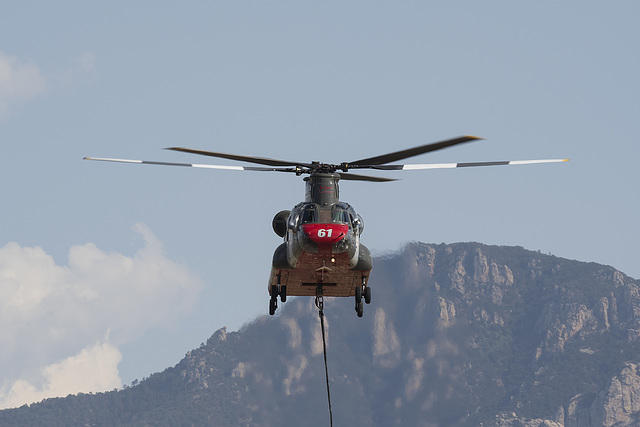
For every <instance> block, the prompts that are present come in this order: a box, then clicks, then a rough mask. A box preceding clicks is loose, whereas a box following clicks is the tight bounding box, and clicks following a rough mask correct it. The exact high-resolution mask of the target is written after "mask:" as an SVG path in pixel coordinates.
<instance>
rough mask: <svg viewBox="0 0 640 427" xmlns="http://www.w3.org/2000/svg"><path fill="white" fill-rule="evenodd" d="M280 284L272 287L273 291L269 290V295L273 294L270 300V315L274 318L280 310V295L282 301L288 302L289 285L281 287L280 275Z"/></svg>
mask: <svg viewBox="0 0 640 427" xmlns="http://www.w3.org/2000/svg"><path fill="white" fill-rule="evenodd" d="M277 277H278V284H277V285H271V289H270V290H269V294H271V298H270V299H269V314H270V315H271V316H273V315H274V314H275V313H276V310H277V309H278V295H279V296H280V301H282V302H285V301H286V300H287V285H280V275H279V274H278V276H277Z"/></svg>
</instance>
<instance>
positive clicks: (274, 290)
mask: <svg viewBox="0 0 640 427" xmlns="http://www.w3.org/2000/svg"><path fill="white" fill-rule="evenodd" d="M277 298H278V287H277V286H276V285H271V301H275V300H276V299H277Z"/></svg>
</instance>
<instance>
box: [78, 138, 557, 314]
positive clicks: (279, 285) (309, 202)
mask: <svg viewBox="0 0 640 427" xmlns="http://www.w3.org/2000/svg"><path fill="white" fill-rule="evenodd" d="M479 139H482V138H479V137H476V136H460V137H457V138H452V139H448V140H444V141H440V142H435V143H431V144H425V145H421V146H418V147H414V148H409V149H406V150H401V151H396V152H393V153H388V154H383V155H380V156H376V157H370V158H366V159H361V160H355V161H352V162H343V163H339V164H330V163H320V162H311V163H307V162H296V161H285V160H277V159H269V158H264V157H255V156H243V155H236V154H225V153H217V152H213V151H204V150H195V149H191V148H182V147H171V148H168V150H173V151H181V152H184V153H191V154H199V155H204V156H211V157H217V158H223V159H228V160H234V161H241V162H247V163H253V164H259V165H262V167H255V166H223V165H209V164H190V163H170V162H156V161H146V160H126V159H109V158H97V157H85V160H98V161H107V162H123V163H137V164H152V165H166V166H186V167H194V168H208V169H223V170H244V171H262V172H264V171H267V172H288V173H295V174H296V175H297V176H300V175H308V176H307V177H305V178H304V181H305V190H306V191H305V200H304V201H303V202H301V203H298V204H297V205H296V206H294V207H293V209H291V210H290V211H289V210H283V211H280V212H278V213H277V214H276V215H275V217H274V218H273V221H272V227H273V230H274V231H275V233H276V234H277V235H278V236H280V237H282V238H283V239H284V241H283V243H282V244H280V245H279V246H278V247H277V248H276V250H275V253H274V254H273V261H272V268H271V275H270V277H269V282H268V288H267V290H268V292H269V295H270V298H269V314H270V315H273V314H274V313H275V312H276V309H277V308H278V297H279V298H280V301H281V302H285V301H286V299H287V296H315V297H316V298H322V297H323V296H330V297H355V311H356V313H357V315H358V317H362V315H363V312H364V305H363V300H364V302H365V303H366V304H369V303H370V302H371V288H370V287H369V286H368V282H369V275H370V273H371V270H372V268H373V262H372V259H371V253H370V252H369V250H368V249H367V247H366V246H365V245H363V244H362V243H361V242H360V235H361V234H362V231H363V230H364V221H363V220H362V217H361V216H360V215H358V214H357V213H356V210H355V209H354V208H353V207H352V206H351V205H350V204H348V203H346V202H343V201H340V197H339V196H340V194H339V187H338V181H340V180H350V181H369V182H388V181H396V179H393V178H386V177H378V176H370V175H360V174H353V173H351V172H350V171H352V170H356V169H374V170H381V171H398V170H422V169H446V168H464V167H478V166H498V165H524V164H534V163H555V162H566V161H568V159H546V160H516V161H497V162H473V163H435V164H400V165H399V164H389V163H391V162H396V161H399V160H403V159H407V158H409V157H414V156H418V155H420V154H424V153H428V152H432V151H436V150H441V149H443V148H447V147H451V146H454V145H458V144H463V143H466V142H471V141H476V140H479ZM265 166H266V167H265ZM316 302H317V300H316Z"/></svg>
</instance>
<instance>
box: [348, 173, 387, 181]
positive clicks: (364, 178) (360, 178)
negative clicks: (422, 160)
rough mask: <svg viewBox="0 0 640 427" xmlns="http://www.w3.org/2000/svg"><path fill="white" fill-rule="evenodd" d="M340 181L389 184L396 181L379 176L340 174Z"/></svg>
mask: <svg viewBox="0 0 640 427" xmlns="http://www.w3.org/2000/svg"><path fill="white" fill-rule="evenodd" d="M340 179H341V180H343V181H369V182H389V181H398V180H397V179H394V178H382V177H379V176H367V175H358V174H353V173H341V174H340Z"/></svg>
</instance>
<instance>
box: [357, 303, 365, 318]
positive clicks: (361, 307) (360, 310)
mask: <svg viewBox="0 0 640 427" xmlns="http://www.w3.org/2000/svg"><path fill="white" fill-rule="evenodd" d="M356 313H358V317H362V315H363V314H364V304H363V303H362V301H360V302H359V303H358V305H356Z"/></svg>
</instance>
